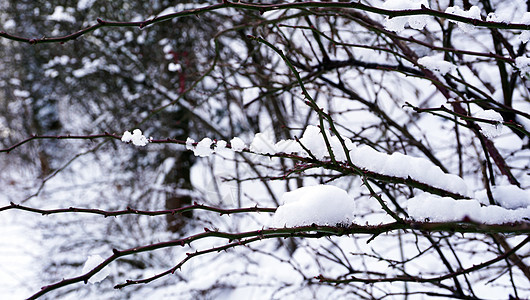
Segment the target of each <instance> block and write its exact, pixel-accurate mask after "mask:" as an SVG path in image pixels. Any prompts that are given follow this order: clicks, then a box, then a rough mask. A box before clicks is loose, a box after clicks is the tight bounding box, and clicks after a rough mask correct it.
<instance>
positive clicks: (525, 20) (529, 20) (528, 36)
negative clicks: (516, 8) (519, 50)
mask: <svg viewBox="0 0 530 300" xmlns="http://www.w3.org/2000/svg"><path fill="white" fill-rule="evenodd" d="M519 23H521V24H525V25H530V12H525V13H524V14H523V16H522V17H521V20H519ZM517 39H518V40H519V41H520V42H521V43H527V42H528V40H530V30H523V31H522V32H521V34H520V35H519V36H518V37H517Z"/></svg>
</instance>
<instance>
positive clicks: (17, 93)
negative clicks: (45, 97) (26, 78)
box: [13, 89, 30, 98]
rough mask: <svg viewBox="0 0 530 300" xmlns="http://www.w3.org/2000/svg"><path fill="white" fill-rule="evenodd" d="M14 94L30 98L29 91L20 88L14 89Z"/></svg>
mask: <svg viewBox="0 0 530 300" xmlns="http://www.w3.org/2000/svg"><path fill="white" fill-rule="evenodd" d="M13 96H15V97H21V98H28V97H29V96H30V93H29V91H23V90H19V89H15V90H13Z"/></svg>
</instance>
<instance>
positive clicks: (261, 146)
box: [250, 132, 277, 154]
mask: <svg viewBox="0 0 530 300" xmlns="http://www.w3.org/2000/svg"><path fill="white" fill-rule="evenodd" d="M250 151H252V152H255V153H260V154H275V153H276V152H277V151H276V145H275V144H274V142H273V141H272V139H271V138H270V137H269V136H268V135H267V134H266V133H262V132H260V133H256V135H255V136H254V139H253V140H252V143H251V144H250Z"/></svg>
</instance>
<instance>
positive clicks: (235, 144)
mask: <svg viewBox="0 0 530 300" xmlns="http://www.w3.org/2000/svg"><path fill="white" fill-rule="evenodd" d="M230 146H231V147H232V150H234V151H235V152H241V151H243V150H244V149H245V148H246V147H247V145H246V144H245V142H243V140H242V139H240V138H238V137H235V138H233V139H231V140H230Z"/></svg>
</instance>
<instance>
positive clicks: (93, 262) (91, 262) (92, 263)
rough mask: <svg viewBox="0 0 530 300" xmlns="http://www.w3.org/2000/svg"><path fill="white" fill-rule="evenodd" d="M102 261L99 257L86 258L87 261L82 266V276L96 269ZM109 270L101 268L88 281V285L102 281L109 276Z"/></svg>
mask: <svg viewBox="0 0 530 300" xmlns="http://www.w3.org/2000/svg"><path fill="white" fill-rule="evenodd" d="M103 261H104V259H103V258H102V257H101V256H99V255H90V256H88V259H87V260H86V262H85V265H84V266H83V271H82V272H83V274H86V273H88V272H90V271H91V270H93V269H94V268H95V267H97V266H98V265H99V264H100V263H102V262H103ZM109 274H110V270H109V268H103V269H101V270H100V271H99V272H97V273H96V274H94V275H93V276H92V277H90V279H88V282H89V283H98V282H100V281H102V280H103V279H105V278H107V276H109Z"/></svg>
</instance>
